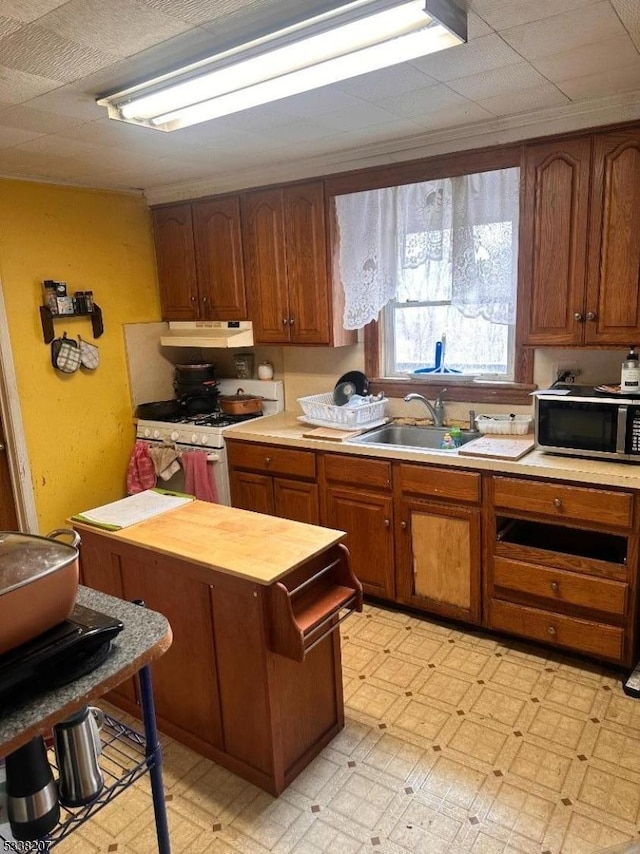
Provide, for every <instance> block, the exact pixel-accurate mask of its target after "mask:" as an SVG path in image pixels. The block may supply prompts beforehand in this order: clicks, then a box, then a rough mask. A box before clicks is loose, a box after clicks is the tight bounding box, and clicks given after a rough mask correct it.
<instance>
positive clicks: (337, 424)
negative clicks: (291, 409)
mask: <svg viewBox="0 0 640 854" xmlns="http://www.w3.org/2000/svg"><path fill="white" fill-rule="evenodd" d="M298 403H299V404H300V408H301V409H302V412H303V413H304V416H303V417H304V420H305V421H307V422H308V423H309V424H313V425H314V426H316V427H333V428H334V429H336V430H353V429H354V428H355V427H364V426H365V425H370V424H373V423H374V422H376V421H380V420H381V419H383V418H384V413H385V409H386V406H387V399H386V398H384V397H383V398H382V399H380V400H374V401H372V402H371V403H363V404H362V405H361V406H336V405H335V404H334V403H333V393H332V392H330V391H328V392H325V393H324V394H311V395H309V396H308V397H299V398H298Z"/></svg>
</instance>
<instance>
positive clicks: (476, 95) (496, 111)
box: [0, 0, 640, 201]
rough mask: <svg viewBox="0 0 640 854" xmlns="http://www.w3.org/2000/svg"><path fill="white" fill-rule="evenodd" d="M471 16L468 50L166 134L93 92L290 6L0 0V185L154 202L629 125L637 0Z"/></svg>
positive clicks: (220, 1)
mask: <svg viewBox="0 0 640 854" xmlns="http://www.w3.org/2000/svg"><path fill="white" fill-rule="evenodd" d="M325 1H326V0H322V2H325ZM322 2H321V0H306V2H305V8H309V9H310V10H311V9H312V8H314V7H316V8H317V7H318V6H320V5H322ZM468 6H469V28H470V33H469V43H468V44H466V45H462V46H460V47H456V48H452V49H450V50H446V51H443V52H441V53H438V54H432V55H431V56H427V57H424V58H422V59H417V60H415V61H414V62H411V63H405V64H402V65H397V66H395V67H393V68H389V69H387V70H385V71H379V72H375V73H373V74H369V75H364V76H362V77H357V78H354V79H352V80H349V81H346V82H344V83H341V84H336V85H333V86H326V87H324V88H322V89H318V90H315V91H313V92H309V93H307V94H304V95H297V96H294V97H291V98H287V99H284V100H281V101H278V102H276V103H273V104H269V105H266V106H263V107H258V108H255V109H252V110H247V111H245V112H242V113H237V114H235V115H233V116H228V117H225V118H221V119H216V120H214V121H211V122H206V123H203V124H200V125H195V126H193V127H191V128H186V129H184V130H180V131H175V132H173V133H170V134H166V133H162V132H159V131H154V130H149V129H147V128H138V127H134V126H131V125H125V124H122V123H119V122H115V121H112V120H109V119H107V118H105V111H104V110H103V108H101V107H98V106H97V105H96V104H95V97H96V96H97V95H99V94H104V93H105V92H107V91H109V90H113V89H116V88H120V87H123V86H124V85H125V84H128V83H131V82H133V81H135V80H136V79H138V78H140V77H143V76H151V75H153V74H154V73H155V72H157V71H159V70H161V69H166V68H169V67H171V66H172V65H173V64H175V63H177V62H179V61H182V60H184V59H185V58H187V57H192V56H195V55H197V54H203V53H207V52H212V50H215V49H216V47H219V46H220V45H222V44H225V43H229V41H230V40H233V39H234V38H238V36H243V37H244V36H246V35H248V34H250V33H254V32H256V31H259V30H260V29H262V28H264V27H265V26H267V25H269V24H273V23H274V22H275V21H278V20H282V19H283V18H286V16H287V14H292V13H293V12H295V10H296V9H297V10H298V12H299V9H300V3H299V0H0V174H3V175H5V176H11V177H28V178H35V179H45V180H54V181H64V182H70V183H74V184H87V185H91V186H99V187H108V188H118V189H134V188H138V189H144V190H145V191H147V195H148V196H149V198H150V199H151V200H153V201H158V200H163V199H170V198H180V197H184V196H186V195H191V194H195V195H197V194H198V192H199V191H200V193H201V194H202V193H204V192H215V191H217V190H223V189H229V188H231V187H234V186H250V185H251V184H258V183H268V181H269V180H272V179H273V178H274V177H275V176H277V177H278V178H279V179H285V178H286V177H292V178H294V177H302V176H303V175H304V174H320V173H322V172H327V171H337V168H336V167H342V168H351V167H352V166H353V165H354V164H357V165H360V164H361V163H364V162H376V158H377V160H378V161H381V160H387V161H388V160H390V159H391V160H393V159H398V160H400V159H405V158H406V157H408V156H411V155H412V154H413V156H416V155H415V153H414V152H420V151H423V150H424V151H430V150H447V149H449V150H450V149H451V148H452V147H453V148H458V149H461V148H467V147H470V145H471V144H472V142H473V143H474V144H477V143H478V142H482V141H490V142H500V141H505V140H507V139H513V138H523V137H525V136H535V135H537V134H538V133H541V132H542V129H548V130H549V131H552V130H555V129H567V128H568V127H573V126H575V127H578V126H590V125H595V124H601V123H605V122H607V121H616V120H618V119H627V118H640V0H468Z"/></svg>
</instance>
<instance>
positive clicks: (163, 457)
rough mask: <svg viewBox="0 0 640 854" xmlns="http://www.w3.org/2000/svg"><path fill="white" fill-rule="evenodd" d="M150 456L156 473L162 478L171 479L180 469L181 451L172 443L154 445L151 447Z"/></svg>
mask: <svg viewBox="0 0 640 854" xmlns="http://www.w3.org/2000/svg"><path fill="white" fill-rule="evenodd" d="M149 456H150V457H151V462H152V463H153V467H154V469H155V472H156V474H157V475H158V477H159V478H160V479H161V480H170V479H171V478H172V477H173V475H174V474H175V473H176V472H177V471H180V463H179V462H178V460H179V458H180V452H179V451H178V450H176V448H175V446H172V445H155V446H154V445H152V446H151V447H150V448H149Z"/></svg>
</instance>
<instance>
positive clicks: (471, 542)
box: [396, 499, 480, 623]
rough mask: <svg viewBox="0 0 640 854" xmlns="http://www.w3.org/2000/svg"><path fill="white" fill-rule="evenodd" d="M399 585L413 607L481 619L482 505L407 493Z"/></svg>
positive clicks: (401, 529) (401, 530)
mask: <svg viewBox="0 0 640 854" xmlns="http://www.w3.org/2000/svg"><path fill="white" fill-rule="evenodd" d="M401 508H402V509H401V517H400V524H399V531H398V567H397V573H398V575H397V578H396V585H397V588H398V592H399V597H400V599H401V600H402V601H403V602H405V603H406V604H407V605H412V606H413V607H414V608H421V609H422V610H424V611H429V612H431V613H433V614H442V615H443V616H445V617H454V618H456V619H460V620H464V621H465V622H469V623H479V622H480V511H479V510H475V509H471V508H466V507H457V506H454V505H451V506H450V507H449V506H447V505H445V504H435V503H433V504H432V503H430V502H424V501H411V500H408V499H403V500H402V502H401Z"/></svg>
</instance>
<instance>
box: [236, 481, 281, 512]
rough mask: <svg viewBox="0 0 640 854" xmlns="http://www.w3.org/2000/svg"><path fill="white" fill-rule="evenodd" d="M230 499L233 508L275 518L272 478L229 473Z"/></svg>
mask: <svg viewBox="0 0 640 854" xmlns="http://www.w3.org/2000/svg"><path fill="white" fill-rule="evenodd" d="M231 497H232V504H233V506H234V507H239V508H240V509H241V510H253V512H254V513H266V514H267V515H268V516H275V505H274V500H273V478H271V477H269V475H264V474H253V473H252V472H246V471H233V472H232V473H231Z"/></svg>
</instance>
